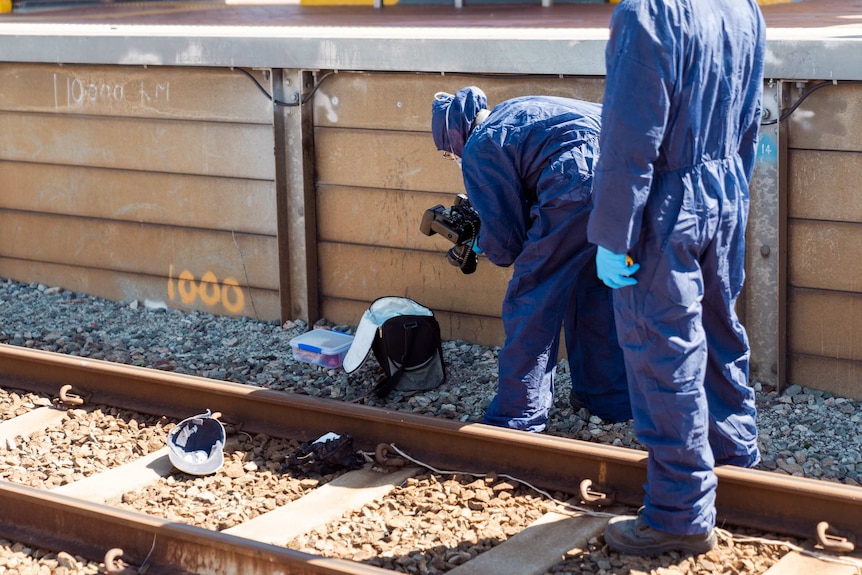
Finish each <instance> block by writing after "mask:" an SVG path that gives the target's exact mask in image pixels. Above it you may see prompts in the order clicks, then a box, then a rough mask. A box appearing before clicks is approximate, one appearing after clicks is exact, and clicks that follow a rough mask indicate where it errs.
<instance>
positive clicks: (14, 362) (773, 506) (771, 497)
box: [0, 345, 862, 541]
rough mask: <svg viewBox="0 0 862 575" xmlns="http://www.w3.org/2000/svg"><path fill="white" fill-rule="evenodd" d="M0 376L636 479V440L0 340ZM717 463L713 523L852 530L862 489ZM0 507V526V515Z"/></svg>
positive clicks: (480, 468) (370, 441) (153, 406)
mask: <svg viewBox="0 0 862 575" xmlns="http://www.w3.org/2000/svg"><path fill="white" fill-rule="evenodd" d="M0 382H2V385H4V386H9V387H16V388H19V389H26V390H30V391H36V392H42V393H47V394H51V395H55V396H56V395H57V394H58V393H59V390H60V389H61V388H63V387H65V386H69V385H70V386H71V389H72V390H73V391H74V394H73V395H78V396H82V397H86V398H87V400H88V401H89V402H92V403H103V404H108V405H114V406H119V407H124V408H126V409H132V410H136V411H140V412H143V413H150V414H159V415H162V414H163V415H169V416H172V417H176V418H183V417H187V416H188V415H189V414H193V413H199V412H201V411H202V410H205V409H211V410H213V411H219V412H221V413H222V414H223V415H222V420H223V421H225V422H227V423H233V424H234V425H237V426H239V427H241V428H242V429H243V430H244V431H248V432H265V433H267V434H269V435H273V436H282V437H296V438H300V439H312V438H314V437H317V436H319V435H321V434H323V433H326V432H328V431H336V432H339V433H350V434H351V435H352V436H353V437H354V439H355V442H356V446H357V447H358V448H360V449H363V450H368V451H374V449H375V447H376V446H378V445H379V444H380V443H388V444H394V445H396V446H397V447H398V448H399V449H402V450H404V451H405V452H406V453H408V454H410V455H411V456H412V457H415V458H417V459H419V460H421V461H423V462H425V463H428V464H430V465H433V466H435V467H437V468H441V469H446V470H461V471H467V472H477V473H484V472H489V471H496V472H498V473H507V474H509V475H512V476H515V477H518V478H521V479H523V480H525V481H528V482H530V483H532V484H533V485H536V486H539V487H543V488H545V489H549V490H559V491H563V492H568V493H576V492H577V491H578V485H579V483H580V482H582V481H583V480H590V481H591V482H592V485H594V486H596V487H597V488H598V489H600V490H609V491H613V493H614V496H615V500H616V502H617V503H622V504H628V505H638V504H639V503H640V502H641V500H642V497H643V492H642V485H643V483H644V482H645V480H646V465H645V459H646V455H645V453H644V452H642V451H636V450H631V449H625V448H619V447H613V446H605V445H599V444H593V443H587V442H582V441H578V440H572V439H566V438H560V437H553V436H547V435H539V434H530V433H525V432H519V431H513V430H507V429H501V428H496V427H490V426H486V425H482V424H461V423H458V422H454V421H449V420H443V419H436V418H432V417H427V416H420V415H414V414H411V413H402V412H397V411H390V410H385V409H379V408H373V407H367V406H361V405H353V404H349V403H344V402H339V401H334V400H328V399H317V398H312V397H307V396H300V395H294V394H289V393H284V392H280V391H274V390H267V389H260V388H256V387H252V386H248V385H241V384H234V383H227V382H221V381H216V380H210V379H205V378H201V377H195V376H188V375H179V374H174V373H168V372H161V371H156V370H151V369H146V368H139V367H133V366H126V365H121V364H116V363H109V362H104V361H98V360H90V359H83V358H77V357H74V356H65V355H61V354H56V353H51V352H45V351H37V350H30V349H26V348H18V347H11V346H2V345H0ZM68 389H69V388H65V390H66V393H67V394H68ZM716 474H717V475H718V478H719V486H718V500H717V507H718V514H719V523H720V524H727V525H736V526H741V527H750V528H755V529H761V530H765V531H770V532H775V533H780V534H784V535H789V536H794V537H802V538H807V539H813V538H814V537H815V536H816V534H817V525H818V524H819V523H820V522H822V521H826V522H828V524H829V526H830V528H831V529H832V531H833V532H835V533H837V534H838V535H839V536H842V537H849V538H853V539H855V540H857V541H858V540H862V524H860V522H859V520H858V518H859V517H862V488H859V487H853V486H849V485H844V484H838V483H828V482H823V481H816V480H812V479H805V478H799V477H793V476H784V475H779V474H775V473H768V472H763V471H757V470H750V469H740V468H731V467H722V468H719V469H717V470H716ZM5 493H6V492H5V491H4V492H3V495H4V497H5ZM4 505H5V504H4ZM0 517H2V518H3V519H2V523H0V525H6V527H7V528H8V527H9V526H8V525H7V523H8V521H9V520H8V519H7V517H8V515H7V514H6V513H5V512H4V513H0ZM0 531H2V529H0Z"/></svg>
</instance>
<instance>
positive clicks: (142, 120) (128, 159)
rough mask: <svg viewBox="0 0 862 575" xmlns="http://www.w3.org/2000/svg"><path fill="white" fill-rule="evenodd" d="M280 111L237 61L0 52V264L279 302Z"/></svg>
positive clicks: (203, 298)
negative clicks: (213, 64)
mask: <svg viewBox="0 0 862 575" xmlns="http://www.w3.org/2000/svg"><path fill="white" fill-rule="evenodd" d="M272 121H273V118H272V106H271V104H270V103H269V102H268V101H267V100H266V98H264V97H262V96H261V94H260V93H259V92H258V91H257V90H256V88H255V87H254V85H253V84H252V83H251V82H250V81H249V80H248V78H246V77H244V76H243V75H241V74H239V73H237V72H232V71H229V70H216V69H205V68H190V69H182V68H137V67H97V66H93V67H89V66H55V65H28V64H3V65H0V276H4V277H10V278H15V279H19V280H22V281H36V282H42V283H45V284H49V285H60V286H63V287H65V288H67V289H71V290H74V291H79V292H86V293H90V294H95V295H99V296H103V297H107V298H110V299H114V300H126V301H129V300H135V299H138V300H151V301H153V302H164V303H166V304H167V305H168V306H171V307H178V308H182V309H203V310H207V311H211V312H213V313H224V314H232V315H233V314H239V315H247V316H252V317H261V318H277V317H279V302H278V285H279V284H278V249H277V242H276V233H277V230H276V213H275V210H274V205H275V199H274V195H275V191H274V160H273V153H272V150H273V128H272Z"/></svg>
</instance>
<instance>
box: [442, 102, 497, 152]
mask: <svg viewBox="0 0 862 575" xmlns="http://www.w3.org/2000/svg"><path fill="white" fill-rule="evenodd" d="M487 108H488V98H486V97H485V92H483V91H482V90H481V89H479V88H477V87H476V86H467V87H466V88H461V89H460V90H458V91H457V92H455V95H454V96H453V95H452V94H447V93H446V92H437V93H436V94H434V101H433V102H432V103H431V135H432V136H433V137H434V144H435V145H436V146H437V149H438V150H441V151H443V152H452V153H453V154H455V155H456V156H459V157H460V156H461V153H462V152H463V151H464V144H465V143H467V137H468V136H469V135H470V126H472V124H473V121H474V120H475V119H476V116H477V115H478V114H479V111H480V110H485V109H487Z"/></svg>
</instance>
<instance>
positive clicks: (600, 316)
mask: <svg viewBox="0 0 862 575" xmlns="http://www.w3.org/2000/svg"><path fill="white" fill-rule="evenodd" d="M595 251H596V247H595V246H591V247H590V254H592V255H591V256H590V260H589V261H588V262H587V263H586V265H584V267H583V268H582V269H581V273H580V275H579V276H578V277H577V279H576V284H575V294H574V297H573V298H572V299H571V300H570V302H569V307H568V309H567V310H566V317H565V319H564V320H563V331H564V333H565V336H566V353H567V355H568V361H569V366H570V369H571V374H572V394H573V395H574V396H577V398H578V399H579V400H580V401H581V402H582V403H583V404H584V407H586V408H587V411H589V412H590V414H591V415H597V416H598V417H601V418H602V419H605V420H608V421H614V422H616V421H625V420H628V419H631V418H632V410H631V404H630V402H629V390H628V383H627V381H626V368H625V363H624V359H623V351H622V349H620V346H619V342H618V340H617V329H616V323H615V320H614V310H613V291H612V290H611V289H610V288H608V286H606V285H605V284H604V283H602V281H601V280H600V279H599V278H598V276H597V275H596V261H595Z"/></svg>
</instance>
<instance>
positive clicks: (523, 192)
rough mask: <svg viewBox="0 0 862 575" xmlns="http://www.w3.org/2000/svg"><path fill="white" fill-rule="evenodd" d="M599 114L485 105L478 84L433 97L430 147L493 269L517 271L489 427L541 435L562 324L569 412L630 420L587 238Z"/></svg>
mask: <svg viewBox="0 0 862 575" xmlns="http://www.w3.org/2000/svg"><path fill="white" fill-rule="evenodd" d="M600 117H601V107H600V106H599V105H598V104H592V103H589V102H582V101H578V100H572V99H566V98H556V97H548V96H527V97H522V98H515V99H512V100H507V101H505V102H502V103H501V104H499V105H497V106H495V107H494V109H493V110H488V102H487V98H486V97H485V93H484V92H482V90H480V89H479V88H477V87H475V86H469V87H466V88H462V89H461V90H458V91H457V92H456V93H455V94H454V95H452V94H446V93H438V94H436V95H435V97H434V101H433V103H432V120H431V132H432V135H433V137H434V143H435V144H436V146H437V149H438V150H441V151H443V153H444V156H447V157H450V158H451V159H454V160H456V161H457V162H458V163H459V165H460V166H461V169H462V172H463V178H464V187H465V189H466V191H467V197H468V199H469V200H470V203H471V204H472V205H473V207H474V209H475V210H476V212H477V213H478V214H479V219H480V222H481V224H480V226H479V235H478V242H477V243H478V247H479V248H480V250H481V251H483V252H484V253H485V254H486V255H487V257H488V259H489V260H491V262H492V263H494V264H496V265H498V266H504V267H505V266H510V265H514V271H513V275H512V279H511V281H510V282H509V286H508V290H507V291H506V296H505V299H504V300H503V313H502V315H503V327H504V330H505V332H506V342H505V345H504V346H503V348H502V349H501V350H500V354H499V381H498V391H497V394H496V396H495V397H494V399H493V400H492V401H491V404H490V405H489V406H488V409H487V410H486V412H485V416H484V420H483V422H484V423H487V424H490V425H496V426H500V427H509V428H512V429H521V430H527V431H534V432H540V431H543V430H544V429H545V427H546V424H547V420H548V411H549V409H550V407H551V405H552V404H553V400H554V376H555V373H556V367H557V351H558V349H559V345H560V330H561V328H564V329H565V343H566V351H567V353H568V360H569V364H570V366H571V375H572V397H571V399H572V403H573V406H574V407H576V408H578V407H580V406H581V405H580V404H581V403H583V405H584V406H585V407H586V408H587V409H588V410H589V411H590V412H591V413H592V414H594V415H597V416H599V417H601V418H602V419H606V420H609V421H623V420H627V419H630V418H631V409H630V407H629V396H628V389H627V384H626V377H625V367H624V365H623V359H622V351H621V350H620V348H619V346H618V345H617V342H616V331H615V328H614V319H613V309H612V307H611V290H609V289H608V288H607V287H606V286H604V285H603V284H602V283H601V282H600V281H599V280H598V278H597V277H596V275H595V253H596V247H595V246H593V245H590V244H589V243H588V242H587V218H588V216H589V213H590V208H591V206H592V200H591V186H592V174H593V166H594V165H595V162H596V160H597V158H598V152H599V149H598V137H599V119H600Z"/></svg>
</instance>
